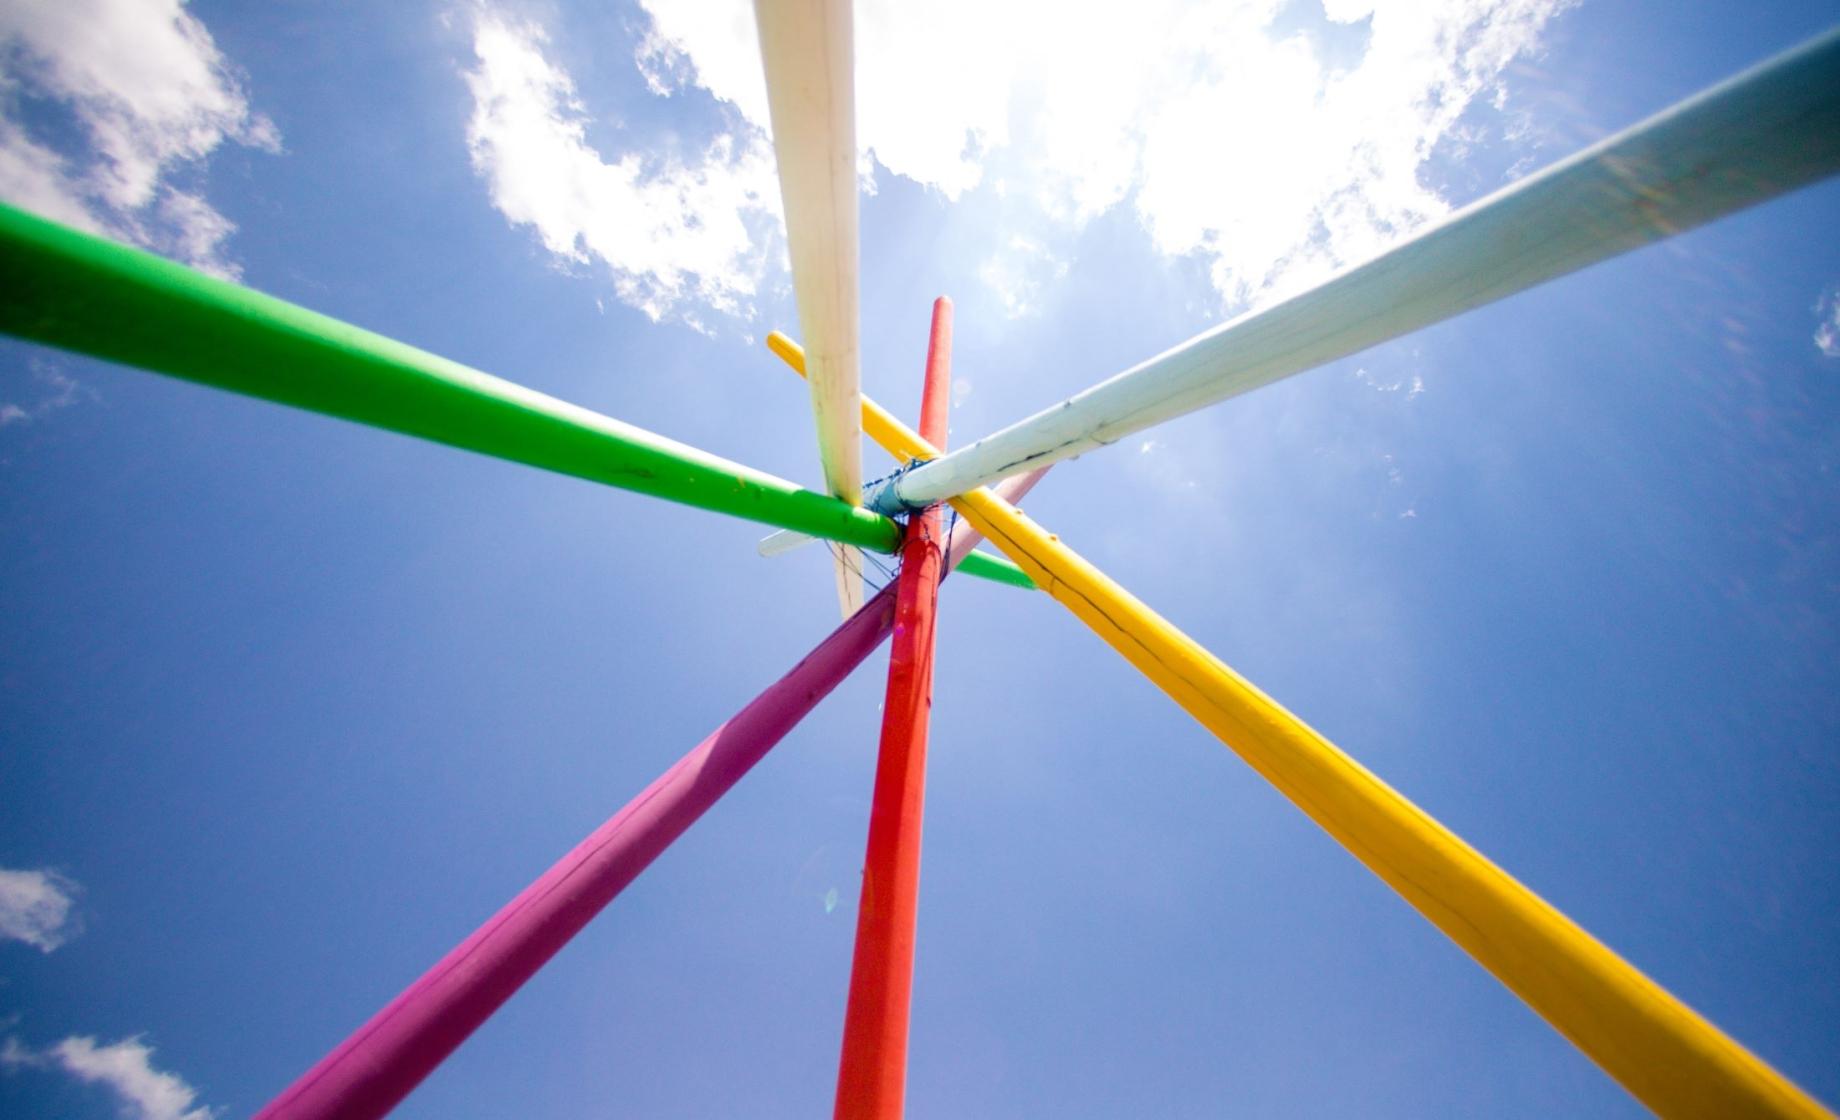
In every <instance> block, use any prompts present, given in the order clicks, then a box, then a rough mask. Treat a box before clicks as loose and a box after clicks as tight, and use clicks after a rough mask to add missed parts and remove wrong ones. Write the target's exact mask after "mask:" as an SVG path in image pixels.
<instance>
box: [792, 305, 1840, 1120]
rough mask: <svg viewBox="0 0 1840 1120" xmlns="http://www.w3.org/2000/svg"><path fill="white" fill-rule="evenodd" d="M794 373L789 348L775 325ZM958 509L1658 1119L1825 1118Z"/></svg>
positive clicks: (870, 422)
mask: <svg viewBox="0 0 1840 1120" xmlns="http://www.w3.org/2000/svg"><path fill="white" fill-rule="evenodd" d="M767 344H768V346H769V347H771V348H772V350H773V352H774V353H776V354H778V355H779V356H780V357H781V358H783V359H785V361H786V362H787V364H789V365H791V366H792V367H793V368H794V369H799V368H800V367H801V365H802V358H803V355H802V354H801V352H800V351H799V349H798V344H797V343H795V342H793V341H792V340H791V339H789V338H786V337H785V336H784V335H781V334H779V333H778V332H775V333H774V334H773V335H771V336H769V337H768V339H767ZM863 430H865V431H867V432H868V433H869V435H870V436H871V437H872V438H873V439H874V440H875V441H876V442H877V443H880V444H881V445H882V446H883V447H885V448H887V450H888V451H889V452H890V453H891V454H893V455H894V456H895V457H896V458H897V459H901V460H903V461H906V460H908V459H925V458H931V457H933V456H934V455H935V454H937V452H936V451H935V450H934V449H933V448H932V447H930V446H928V445H927V444H926V442H925V441H924V440H922V439H920V437H919V436H918V435H917V434H916V433H914V432H913V431H912V430H911V429H909V428H907V426H906V425H904V424H902V423H901V422H900V421H899V420H897V419H895V418H894V417H893V416H892V415H890V414H889V413H888V412H887V411H885V410H884V409H882V408H881V407H880V406H878V405H876V404H875V403H874V402H873V401H870V400H869V399H868V398H867V397H865V398H863ZM952 505H953V507H954V508H956V509H957V510H958V512H959V514H960V515H961V516H962V517H964V518H965V519H966V520H967V521H970V522H971V523H972V525H974V526H976V527H977V528H978V529H979V530H981V531H982V532H983V533H984V535H985V536H987V537H989V538H990V540H991V542H992V543H994V544H995V545H996V546H997V547H998V548H1000V549H1002V550H1003V551H1004V552H1005V553H1007V554H1008V555H1009V557H1010V559H1012V560H1014V561H1015V562H1016V563H1017V564H1019V565H1021V567H1022V569H1023V570H1024V571H1026V572H1028V574H1029V575H1030V576H1031V577H1032V578H1033V579H1034V580H1035V583H1036V584H1037V585H1038V586H1040V587H1041V588H1043V589H1044V590H1046V591H1047V592H1048V594H1050V595H1052V596H1054V597H1055V598H1056V599H1058V600H1059V601H1060V602H1061V604H1062V605H1063V606H1065V607H1067V609H1069V610H1071V611H1072V612H1073V613H1074V614H1075V615H1076V616H1078V617H1079V619H1080V620H1081V621H1082V622H1084V623H1086V625H1087V626H1089V627H1091V628H1092V630H1093V632H1094V633H1096V634H1098V635H1099V636H1100V637H1101V638H1104V639H1105V641H1106V642H1107V643H1108V644H1109V645H1110V646H1111V647H1112V648H1113V649H1115V650H1117V651H1118V652H1119V653H1120V654H1122V655H1124V658H1125V660H1127V661H1129V662H1130V663H1131V664H1133V665H1135V666H1136V667H1137V668H1138V670H1139V671H1140V672H1142V673H1143V674H1144V675H1145V676H1147V677H1149V678H1150V679H1151V680H1152V681H1154V682H1155V683H1156V685H1157V687H1159V688H1161V689H1162V690H1163V691H1164V692H1167V693H1168V694H1169V695H1170V697H1171V698H1173V699H1174V700H1175V701H1176V703H1178V704H1180V705H1182V707H1183V709H1184V710H1186V711H1187V712H1188V713H1189V714H1190V715H1192V716H1194V717H1195V718H1196V719H1197V720H1200V721H1201V723H1202V725H1203V726H1204V727H1206V728H1207V729H1208V730H1209V731H1212V732H1213V733H1214V734H1215V735H1216V736H1217V737H1218V738H1219V739H1220V741H1221V742H1223V743H1225V744H1226V745H1227V746H1228V747H1229V748H1231V749H1232V750H1233V751H1234V752H1236V753H1237V754H1238V755H1239V756H1240V757H1241V758H1243V759H1245V760H1246V762H1247V763H1249V764H1250V765H1251V766H1252V768H1253V769H1254V770H1257V771H1258V772H1259V773H1260V774H1261V775H1263V776H1264V778H1265V780H1266V781H1269V782H1270V783H1271V784H1272V785H1274V786H1277V787H1278V789H1279V791H1280V792H1282V793H1283V794H1284V795H1285V796H1286V797H1288V798H1290V799H1291V800H1292V801H1293V802H1295V803H1296V804H1297V807H1298V808H1300V809H1302V810H1303V811H1304V812H1305V813H1308V814H1309V816H1310V819H1312V820H1314V821H1315V822H1316V823H1317V824H1319V825H1321V826H1322V827H1323V829H1324V830H1325V831H1327V832H1328V833H1329V835H1331V836H1333V837H1335V839H1336V840H1338V841H1340V842H1341V844H1342V846H1343V847H1345V848H1347V849H1348V850H1349V851H1350V852H1353V853H1354V855H1355V858H1357V859H1359V860H1360V861H1361V862H1362V863H1364V864H1366V865H1367V866H1368V868H1369V869H1370V870H1371V871H1373V872H1374V873H1375V874H1376V875H1378V876H1380V878H1382V879H1384V880H1385V881H1386V883H1387V885H1388V886H1390V887H1392V888H1393V889H1394V890H1395V891H1398V892H1399V893H1400V894H1401V895H1402V896H1404V897H1405V900H1406V901H1407V902H1410V903H1411V904H1412V905H1413V906H1414V907H1416V908H1417V909H1418V911H1419V913H1421V914H1423V915H1424V916H1425V917H1426V918H1429V919H1430V920H1431V922H1432V924H1434V925H1436V926H1437V927H1438V928H1439V929H1441V930H1443V931H1444V933H1445V934H1446V935H1447V936H1449V937H1450V939H1451V940H1453V941H1455V942H1456V943H1457V944H1458V945H1460V946H1462V947H1463V950H1464V951H1465V952H1467V953H1468V954H1469V955H1470V956H1472V957H1474V958H1476V961H1477V962H1478V963H1479V964H1481V965H1482V967H1484V968H1486V969H1488V970H1489V971H1490V972H1492V973H1494V975H1495V977H1496V979H1498V980H1500V981H1501V982H1502V983H1504V984H1506V985H1507V986H1508V988H1509V989H1510V990H1512V991H1513V992H1514V993H1515V994H1516V995H1518V996H1520V997H1521V999H1523V1000H1525V1001H1527V1004H1528V1005H1529V1006H1531V1007H1532V1008H1533V1009H1534V1010H1535V1011H1537V1012H1539V1014H1540V1015H1541V1017H1543V1018H1544V1019H1545V1020H1546V1021H1547V1022H1549V1023H1551V1024H1552V1025H1553V1026H1554V1027H1555V1028H1556V1029H1557V1030H1558V1031H1559V1033H1560V1034H1563V1035H1564V1036H1565V1037H1566V1038H1568V1039H1570V1040H1571V1041H1572V1043H1573V1045H1575V1046H1577V1047H1578V1048H1579V1049H1580V1050H1583V1051H1584V1052H1585V1054H1586V1055H1587V1056H1588V1057H1590V1059H1591V1060H1592V1061H1594V1062H1596V1063H1597V1064H1598V1065H1599V1066H1602V1067H1603V1069H1604V1071H1605V1072H1606V1073H1608V1074H1609V1075H1610V1076H1611V1077H1614V1078H1615V1079H1616V1080H1617V1081H1618V1082H1620V1083H1621V1084H1622V1086H1623V1087H1624V1088H1625V1089H1627V1090H1629V1092H1630V1093H1632V1094H1634V1096H1635V1097H1636V1099H1638V1100H1640V1101H1641V1102H1642V1103H1643V1104H1645V1105H1647V1106H1648V1107H1649V1108H1651V1109H1653V1110H1654V1111H1655V1112H1656V1113H1657V1114H1659V1115H1661V1116H1665V1117H1706V1118H1708V1120H1713V1118H1730V1117H1751V1116H1784V1117H1788V1116H1794V1117H1828V1118H1830V1120H1831V1118H1832V1116H1833V1114H1832V1113H1830V1112H1828V1111H1827V1110H1826V1109H1825V1108H1823V1107H1822V1106H1821V1104H1820V1103H1819V1102H1817V1101H1816V1100H1815V1099H1814V1098H1813V1097H1810V1096H1809V1095H1808V1094H1807V1093H1805V1092H1803V1091H1802V1090H1801V1089H1799V1088H1797V1087H1796V1085H1795V1084H1794V1083H1792V1082H1791V1081H1789V1080H1788V1079H1787V1078H1785V1077H1784V1076H1783V1075H1782V1074H1780V1073H1778V1072H1776V1071H1775V1070H1773V1069H1771V1068H1770V1067H1769V1066H1768V1065H1766V1064H1765V1063H1764V1062H1763V1061H1762V1060H1761V1059H1759V1058H1758V1057H1757V1056H1756V1055H1754V1054H1752V1053H1751V1052H1750V1051H1748V1050H1746V1049H1745V1048H1744V1047H1743V1046H1740V1045H1739V1044H1738V1043H1737V1042H1735V1041H1734V1040H1732V1039H1731V1038H1730V1037H1728V1036H1726V1035H1725V1034H1724V1033H1723V1032H1721V1031H1720V1030H1719V1029H1718V1028H1717V1027H1715V1026H1713V1025H1712V1024H1711V1023H1709V1022H1707V1021H1706V1020H1705V1019H1703V1018H1701V1017H1700V1016H1699V1014H1698V1013H1696V1012H1695V1011H1694V1010H1693V1009H1692V1008H1690V1007H1688V1006H1687V1005H1686V1004H1684V1003H1682V1002H1680V1000H1678V999H1676V998H1674V997H1673V996H1672V995H1670V994H1668V992H1667V991H1665V990H1664V989H1662V987H1661V986H1660V985H1658V984H1656V983H1655V982H1654V981H1653V980H1650V979H1649V978H1648V977H1646V976H1644V975H1642V973H1641V972H1639V971H1637V970H1636V969H1635V968H1634V967H1633V966H1632V965H1630V964H1629V962H1628V961H1625V960H1623V958H1621V957H1619V956H1617V955H1616V954H1615V953H1613V952H1611V951H1610V950H1609V949H1608V948H1607V947H1605V946H1604V945H1603V943H1601V942H1599V941H1598V940H1597V939H1596V938H1594V937H1592V936H1591V935H1590V934H1588V933H1586V932H1585V931H1584V930H1583V929H1581V928H1579V926H1578V925H1577V924H1576V923H1575V922H1573V921H1572V920H1571V919H1570V918H1567V917H1566V916H1565V915H1564V914H1561V913H1560V912H1559V911H1558V910H1556V909H1554V908H1553V907H1552V905H1551V904H1549V903H1547V902H1546V901H1545V900H1544V899H1542V898H1540V896H1538V895H1536V894H1534V893H1533V892H1532V891H1530V890H1528V889H1527V888H1526V887H1524V886H1522V885H1521V884H1520V883H1519V882H1518V881H1516V880H1515V879H1514V877H1513V876H1511V875H1509V874H1508V873H1507V872H1505V871H1503V870H1502V869H1501V868H1499V867H1496V866H1495V865H1494V864H1493V863H1490V862H1489V861H1488V859H1487V858H1485V857H1484V856H1483V855H1482V853H1480V852H1478V851H1476V850H1475V849H1474V848H1472V847H1470V846H1469V845H1468V844H1466V843H1464V842H1463V841H1462V839H1460V838H1459V837H1458V836H1457V835H1456V834H1455V833H1453V832H1451V831H1450V830H1449V829H1447V828H1445V827H1444V826H1443V825H1441V824H1439V823H1438V822H1437V821H1436V820H1433V819H1432V818H1431V817H1430V816H1429V815H1428V814H1426V813H1425V811H1424V810H1422V809H1420V808H1419V807H1418V806H1416V805H1414V804H1412V803H1411V802H1410V801H1408V800H1406V799H1405V798H1404V797H1402V796H1400V794H1399V793H1398V792H1396V791H1395V790H1393V789H1392V788H1391V787H1389V786H1388V785H1387V784H1386V783H1385V782H1382V781H1381V780H1380V779H1379V778H1377V777H1375V776H1374V775H1373V774H1371V773H1369V772H1368V771H1367V769H1366V768H1365V767H1363V766H1362V765H1361V764H1360V763H1358V762H1356V761H1355V760H1354V759H1352V758H1349V757H1348V756H1347V755H1346V754H1343V753H1342V751H1341V749H1340V748H1338V747H1336V745H1335V744H1333V743H1331V742H1329V741H1328V740H1327V739H1325V738H1323V737H1322V736H1321V735H1319V734H1317V733H1316V732H1315V731H1314V730H1312V729H1311V728H1310V727H1309V726H1308V725H1307V724H1305V723H1304V722H1303V721H1302V720H1300V719H1298V718H1297V717H1296V716H1294V715H1292V714H1291V713H1289V712H1287V711H1285V710H1284V708H1283V707H1281V706H1280V705H1279V704H1278V703H1277V702H1276V701H1275V700H1273V699H1271V697H1269V696H1266V695H1265V694H1264V693H1262V692H1260V691H1259V690H1258V689H1257V688H1255V687H1253V686H1252V685H1251V684H1250V683H1248V682H1247V681H1246V680H1244V679H1243V678H1242V677H1240V676H1239V674H1237V673H1235V672H1234V671H1233V670H1232V669H1229V668H1228V667H1227V666H1226V665H1225V664H1223V663H1222V662H1221V660H1220V659H1219V658H1217V657H1215V656H1214V655H1213V654H1211V653H1209V652H1208V651H1207V650H1205V649H1203V648H1202V647H1201V646H1200V645H1199V644H1197V643H1196V642H1195V641H1194V639H1192V638H1190V637H1189V636H1188V635H1186V634H1184V633H1182V632H1181V631H1180V630H1178V629H1176V628H1175V627H1174V626H1172V625H1170V624H1169V622H1168V621H1167V620H1165V619H1164V618H1163V617H1161V616H1160V615H1158V614H1157V613H1156V612H1155V611H1153V610H1151V609H1150V608H1149V607H1147V606H1145V605H1144V604H1143V603H1141V602H1139V601H1138V600H1137V599H1136V598H1135V597H1133V596H1132V595H1131V593H1130V592H1128V591H1126V590H1125V589H1124V588H1122V587H1120V586H1119V585H1118V584H1116V583H1114V582H1113V581H1112V580H1111V579H1110V578H1109V577H1107V576H1106V575H1105V573H1103V572H1101V571H1099V570H1098V569H1097V568H1095V567H1093V566H1092V565H1091V564H1089V563H1087V562H1086V561H1085V560H1083V559H1081V558H1080V556H1079V555H1078V554H1077V553H1075V552H1074V551H1073V550H1072V549H1070V548H1068V547H1067V546H1066V545H1064V544H1062V543H1060V539H1059V538H1058V537H1056V536H1054V535H1053V534H1051V533H1048V532H1046V531H1045V530H1043V529H1042V528H1041V526H1039V525H1037V524H1035V523H1034V522H1033V521H1031V520H1029V518H1027V517H1026V516H1024V515H1023V513H1022V511H1021V510H1019V509H1017V508H1015V507H1014V506H1011V505H1010V504H1009V503H1007V502H1005V501H1003V500H1002V499H1001V498H998V497H997V496H996V495H995V494H992V493H991V492H990V491H989V490H986V489H978V490H972V491H969V492H967V493H965V494H962V495H960V496H959V497H957V498H955V499H952Z"/></svg>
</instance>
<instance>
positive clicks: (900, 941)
mask: <svg viewBox="0 0 1840 1120" xmlns="http://www.w3.org/2000/svg"><path fill="white" fill-rule="evenodd" d="M951 381H952V301H951V300H949V299H946V298H945V297H944V296H941V297H940V298H939V299H937V300H935V301H934V302H933V329H932V335H931V337H930V338H929V339H928V341H927V349H926V386H925V389H924V390H923V391H922V394H921V398H920V434H921V435H922V436H924V437H926V439H927V440H928V441H930V442H931V443H932V444H933V445H934V446H935V447H938V448H940V449H941V450H944V448H945V445H946V405H947V399H948V397H949V396H950V389H951ZM942 525H943V514H942V510H941V507H939V506H933V507H931V508H929V509H926V510H924V511H921V512H919V513H916V514H914V515H913V516H912V517H911V518H909V520H908V522H907V531H906V536H905V539H904V541H903V544H902V546H901V576H900V583H899V586H898V588H897V589H896V593H895V595H896V597H895V621H894V644H893V646H892V648H891V649H890V652H889V655H888V697H887V700H886V702H885V704H884V705H883V708H882V740H881V751H880V754H879V756H878V758H877V760H876V764H875V797H874V801H873V802H872V803H871V806H870V809H869V850H868V854H867V856H866V857H865V858H864V861H863V884H862V905H861V907H860V909H859V910H858V912H857V918H856V952H855V958H854V960H853V961H852V963H851V966H850V1002H849V1008H848V1010H847V1011H846V1012H845V1014H844V1020H843V1061H842V1066H841V1069H840V1070H839V1072H838V1075H837V1113H836V1114H837V1116H838V1117H839V1118H843V1117H848V1118H850V1120H857V1118H866V1117H876V1118H881V1120H888V1118H893V1117H899V1116H900V1115H901V1103H902V1096H903V1094H904V1093H905V1091H906V1088H907V1021H908V1004H909V996H910V994H911V991H912V988H913V977H914V919H915V917H916V911H917V909H918V903H919V894H920V821H921V811H922V808H923V805H924V802H925V799H926V728H927V717H928V715H929V714H930V712H931V711H932V707H933V620H934V607H935V605H936V604H937V602H938V595H939V577H940V571H941V567H942V565H941V560H940V545H941V542H942V541H943V540H944V533H943V532H942V531H941V529H942Z"/></svg>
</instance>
